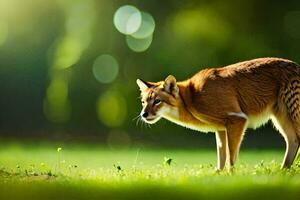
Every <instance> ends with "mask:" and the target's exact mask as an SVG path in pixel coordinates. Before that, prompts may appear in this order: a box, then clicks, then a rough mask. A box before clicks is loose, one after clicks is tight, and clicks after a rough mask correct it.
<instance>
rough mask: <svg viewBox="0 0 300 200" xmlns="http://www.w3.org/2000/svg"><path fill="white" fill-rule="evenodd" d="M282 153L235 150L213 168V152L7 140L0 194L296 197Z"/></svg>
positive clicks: (297, 168)
mask: <svg viewBox="0 0 300 200" xmlns="http://www.w3.org/2000/svg"><path fill="white" fill-rule="evenodd" d="M59 147H60V148H62V149H61V150H60V149H59V150H58V148H59ZM283 153H284V152H283V149H282V150H281V151H274V150H272V151H270V150H262V151H255V150H247V151H241V153H240V158H239V161H238V163H237V165H236V168H235V169H234V170H232V171H229V170H226V171H223V172H217V171H215V160H216V153H215V151H213V150H158V149H156V150H151V149H144V148H132V149H130V150H122V149H120V150H110V149H103V148H99V147H97V146H96V145H71V144H69V145H65V146H58V145H53V144H31V145H29V144H27V145H24V144H23V145H21V144H18V143H16V144H13V143H8V144H2V145H1V147H0V199H105V200H108V199H237V198H239V199H241V198H243V199H253V198H256V199H262V198H266V199H270V198H272V199H289V198H291V199H299V196H300V162H299V161H296V163H295V164H294V165H293V167H292V168H291V169H289V170H283V171H282V170H280V162H281V159H282V157H283Z"/></svg>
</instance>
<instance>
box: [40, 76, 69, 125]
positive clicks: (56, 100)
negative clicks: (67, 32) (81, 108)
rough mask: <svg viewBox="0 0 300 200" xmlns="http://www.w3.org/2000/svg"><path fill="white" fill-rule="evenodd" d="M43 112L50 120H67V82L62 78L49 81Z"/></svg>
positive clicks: (58, 121) (57, 121)
mask: <svg viewBox="0 0 300 200" xmlns="http://www.w3.org/2000/svg"><path fill="white" fill-rule="evenodd" d="M44 113H45V115H46V117H47V119H48V120H49V121H51V122H56V123H63V122H66V121H68V120H69V118H70V113H71V106H70V102H69V100H68V84H67V82H66V81H65V80H64V79H62V78H55V79H53V80H52V81H51V83H50V85H49V87H48V89H47V96H46V99H45V101H44Z"/></svg>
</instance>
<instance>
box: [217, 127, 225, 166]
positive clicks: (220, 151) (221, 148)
mask: <svg viewBox="0 0 300 200" xmlns="http://www.w3.org/2000/svg"><path fill="white" fill-rule="evenodd" d="M216 143H217V155H218V161H217V162H218V163H217V168H218V170H222V169H224V167H225V164H226V151H227V135H226V131H217V132H216Z"/></svg>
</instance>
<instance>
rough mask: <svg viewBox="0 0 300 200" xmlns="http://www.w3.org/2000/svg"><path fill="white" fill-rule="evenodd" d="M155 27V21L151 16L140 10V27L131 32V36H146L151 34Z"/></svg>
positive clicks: (140, 37)
mask: <svg viewBox="0 0 300 200" xmlns="http://www.w3.org/2000/svg"><path fill="white" fill-rule="evenodd" d="M154 29H155V21H154V19H153V17H152V16H151V15H150V14H149V13H146V12H142V24H141V26H140V28H139V29H138V30H137V31H136V32H134V33H132V34H131V36H132V37H134V38H137V39H142V38H147V37H149V36H150V35H152V34H153V32H154Z"/></svg>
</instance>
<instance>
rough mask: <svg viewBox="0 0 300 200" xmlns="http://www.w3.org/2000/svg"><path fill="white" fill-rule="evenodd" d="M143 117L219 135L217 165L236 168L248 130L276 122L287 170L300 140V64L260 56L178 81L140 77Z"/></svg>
mask: <svg viewBox="0 0 300 200" xmlns="http://www.w3.org/2000/svg"><path fill="white" fill-rule="evenodd" d="M136 83H137V85H138V87H139V89H140V92H141V102H142V111H141V113H140V117H141V118H142V120H143V121H144V122H146V123H149V124H154V123H156V122H157V121H159V120H160V119H161V118H164V119H166V120H169V121H171V122H173V123H175V124H178V125H180V126H183V127H186V128H189V129H192V130H195V131H199V132H205V133H208V132H212V133H215V138H216V146H217V169H218V170H223V169H224V167H226V164H227V165H229V168H232V167H234V164H235V162H236V160H237V158H238V154H239V150H240V146H241V143H242V140H243V137H244V134H245V131H246V129H247V128H254V129H256V128H258V127H260V126H262V125H264V124H266V123H267V122H268V121H269V120H271V121H272V123H273V124H274V126H275V128H276V129H277V130H278V131H279V133H280V134H281V135H282V136H283V138H284V140H285V144H286V149H285V155H284V158H283V161H282V164H281V169H284V168H289V167H290V166H291V165H292V164H293V161H294V160H295V157H296V155H297V152H298V148H299V142H300V67H299V65H298V64H297V63H295V62H293V61H291V60H288V59H283V58H273V57H267V58H257V59H252V60H248V61H243V62H238V63H236V64H232V65H228V66H224V67H217V68H207V69H203V70H201V71H199V72H198V73H196V74H195V75H193V76H192V77H191V78H188V79H186V80H184V81H176V78H175V77H174V76H173V75H169V76H168V77H167V78H166V79H165V80H164V81H159V82H149V81H143V80H141V79H137V80H136Z"/></svg>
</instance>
